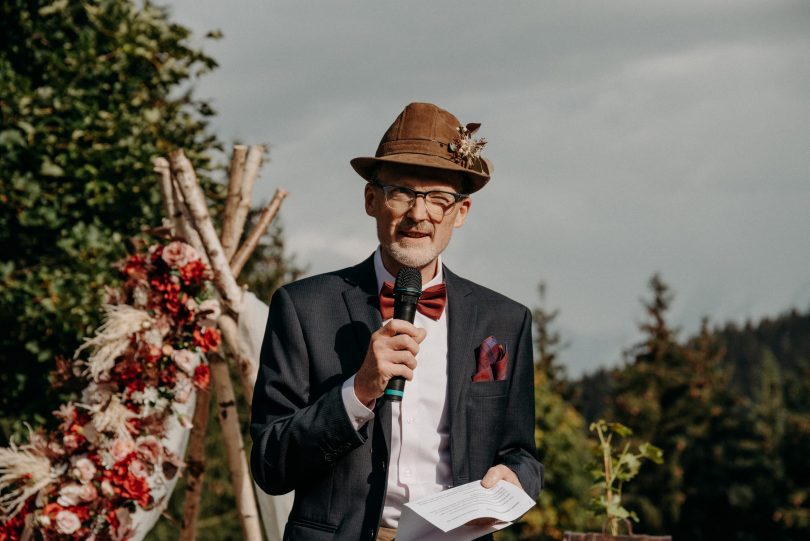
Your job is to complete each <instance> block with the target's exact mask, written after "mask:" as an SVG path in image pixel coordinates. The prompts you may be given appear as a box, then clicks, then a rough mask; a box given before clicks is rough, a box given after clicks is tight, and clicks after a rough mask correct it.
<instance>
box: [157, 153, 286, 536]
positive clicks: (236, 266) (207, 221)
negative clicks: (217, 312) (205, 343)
mask: <svg viewBox="0 0 810 541" xmlns="http://www.w3.org/2000/svg"><path fill="white" fill-rule="evenodd" d="M263 154H264V148H263V147H261V146H258V145H254V146H251V147H250V149H249V150H246V148H245V147H244V146H241V145H237V146H236V147H235V148H234V151H233V155H232V158H231V167H230V171H229V179H228V199H227V200H226V207H225V215H224V218H223V229H222V235H221V236H220V237H219V238H218V237H217V235H216V231H215V230H214V227H213V222H212V220H211V217H210V214H209V212H208V207H207V205H206V203H205V197H204V194H203V192H202V190H201V188H200V186H199V182H198V180H197V176H196V173H195V172H194V169H193V167H192V165H191V163H190V162H189V161H188V159H187V158H186V157H185V155H184V154H183V152H182V150H178V151H175V152H172V153H171V155H170V157H169V160H168V161H166V160H165V159H160V158H159V159H158V160H156V162H155V171H156V173H158V180H159V182H160V185H161V192H162V193H163V195H164V199H169V200H170V201H165V202H164V204H165V207H166V210H167V212H172V222H173V225H174V227H175V231H176V232H177V233H180V234H184V236H186V238H187V239H188V241H189V242H190V243H191V244H192V245H193V246H194V247H195V248H196V249H198V250H199V251H200V253H201V254H202V255H204V256H207V257H206V259H207V260H208V263H209V264H210V266H211V268H212V270H213V271H214V282H215V285H216V287H217V290H218V292H219V294H220V298H221V299H222V301H223V304H224V305H225V307H226V308H227V312H228V313H225V314H223V315H222V316H221V317H220V322H219V323H220V324H219V326H220V330H221V331H222V335H223V338H224V339H225V343H227V345H228V350H229V351H230V354H231V357H232V361H233V364H234V365H235V366H236V367H237V368H238V372H239V375H240V380H241V384H242V387H243V388H244V394H245V399H246V401H247V403H248V407H249V408H250V407H251V405H252V402H253V387H254V386H255V382H256V372H257V370H258V360H257V359H253V358H251V357H250V356H249V355H247V354H246V353H245V352H247V351H250V349H248V348H247V347H246V346H245V344H244V343H243V342H242V339H241V337H240V335H239V332H238V318H239V315H240V312H241V307H242V289H241V288H240V287H239V285H238V284H237V282H236V277H237V276H238V275H239V273H240V272H241V270H242V268H243V267H244V265H245V263H246V262H247V260H248V259H249V258H250V256H251V254H252V253H253V252H254V250H255V249H256V247H257V246H258V244H259V240H260V238H261V237H262V235H264V234H265V232H266V231H267V228H268V227H269V225H270V223H271V222H272V221H273V219H274V218H275V216H276V215H277V214H278V211H279V208H280V206H281V203H282V201H283V200H284V198H285V197H286V195H287V192H286V191H285V190H284V189H283V188H279V189H278V190H276V194H275V196H274V197H273V199H272V201H271V202H270V203H269V204H267V205H266V206H265V208H264V209H263V212H262V215H261V217H260V219H259V222H258V223H257V225H256V226H255V227H254V228H253V230H252V231H251V232H250V234H249V235H248V237H247V239H246V240H245V242H244V243H243V245H242V246H241V247H239V249H238V250H237V243H238V239H239V238H240V237H241V235H242V232H243V230H244V224H245V221H246V218H247V214H248V211H249V208H250V196H251V195H252V191H253V185H254V183H255V180H256V178H257V177H258V172H259V167H260V165H261V158H262V156H263ZM161 160H162V161H161ZM169 188H171V189H169ZM237 194H238V196H239V197H238V199H237V197H236V195H237ZM226 243H229V244H227V249H226ZM210 361H211V375H212V380H213V386H214V389H215V392H216V394H217V400H218V405H219V410H218V415H217V418H218V420H219V424H220V427H221V430H222V431H223V435H224V440H225V445H226V454H227V459H228V468H229V471H230V473H231V479H232V482H233V486H234V494H235V496H236V500H237V508H238V511H239V515H240V521H241V524H242V532H243V536H244V538H245V539H247V540H249V541H254V540H255V541H260V540H261V528H260V525H259V520H258V510H257V506H256V500H255V495H254V493H253V484H252V482H251V479H250V473H249V470H248V466H247V461H246V457H245V452H244V442H243V440H242V433H241V429H240V427H239V421H238V415H237V410H236V402H235V399H234V393H233V386H232V385H231V380H230V375H229V372H228V365H227V362H226V361H225V360H224V358H223V357H222V356H221V355H220V354H216V355H213V356H211V359H210ZM208 399H209V396H208V393H200V395H199V396H198V401H197V406H196V409H195V413H194V428H193V429H192V433H191V438H190V442H189V449H188V458H187V462H188V464H189V468H188V471H187V473H188V487H187V494H186V500H185V504H184V511H183V526H182V531H181V535H180V539H181V540H182V541H192V540H193V539H195V537H196V531H197V518H198V515H199V502H200V496H201V493H202V481H203V476H204V469H205V468H204V439H205V432H206V426H207V422H208V403H209V400H208Z"/></svg>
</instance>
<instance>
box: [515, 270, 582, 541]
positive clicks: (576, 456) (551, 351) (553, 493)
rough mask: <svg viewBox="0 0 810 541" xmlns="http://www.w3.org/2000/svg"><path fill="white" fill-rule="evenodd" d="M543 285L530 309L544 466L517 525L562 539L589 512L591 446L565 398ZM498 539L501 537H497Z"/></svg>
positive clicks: (524, 533) (533, 534) (527, 532)
mask: <svg viewBox="0 0 810 541" xmlns="http://www.w3.org/2000/svg"><path fill="white" fill-rule="evenodd" d="M545 291H546V290H545V285H544V284H542V283H541V284H540V287H539V293H540V304H539V306H538V307H537V308H535V310H534V311H533V319H534V325H535V346H536V348H537V356H536V357H535V380H534V381H535V415H536V421H535V423H536V424H535V440H536V443H537V449H538V455H539V457H540V461H541V462H542V463H543V465H544V467H545V487H544V488H543V490H542V492H541V493H540V497H539V498H538V500H537V506H536V507H535V508H533V509H532V510H531V511H529V513H527V515H526V516H525V517H524V519H523V521H522V523H521V524H520V530H519V536H520V538H521V539H562V535H563V532H564V531H565V530H583V529H585V528H587V526H588V525H589V523H590V521H591V513H590V512H589V511H588V501H589V492H590V486H591V478H590V475H589V473H588V464H589V463H590V460H591V456H592V451H591V447H590V445H589V443H588V441H587V434H586V427H585V421H584V419H583V418H582V416H581V415H580V414H579V413H578V412H577V411H576V409H574V407H573V406H572V405H571V404H570V403H568V402H567V401H566V400H565V398H564V396H563V394H562V389H564V388H566V387H567V382H566V380H565V370H564V368H563V367H562V366H561V365H560V364H559V362H558V356H559V352H560V349H561V348H562V347H563V343H562V341H561V338H560V334H559V333H558V332H557V331H556V330H554V329H553V328H552V325H553V323H554V320H555V319H556V318H557V315H558V314H559V310H557V309H553V310H552V309H549V308H548V307H547V306H546V297H545ZM502 539H503V538H502Z"/></svg>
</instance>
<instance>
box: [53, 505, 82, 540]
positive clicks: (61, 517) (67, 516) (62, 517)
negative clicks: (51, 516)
mask: <svg viewBox="0 0 810 541" xmlns="http://www.w3.org/2000/svg"><path fill="white" fill-rule="evenodd" d="M81 527H82V521H81V520H79V517H78V516H76V514H75V513H71V512H70V511H65V510H62V511H59V512H58V513H57V514H56V530H57V531H58V532H59V533H63V534H66V535H70V534H72V533H73V532H75V531H76V530H78V529H79V528H81Z"/></svg>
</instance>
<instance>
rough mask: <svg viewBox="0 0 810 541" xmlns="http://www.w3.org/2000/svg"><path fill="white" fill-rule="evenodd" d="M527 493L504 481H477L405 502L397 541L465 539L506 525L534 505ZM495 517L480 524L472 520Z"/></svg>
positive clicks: (455, 540) (453, 540) (460, 540)
mask: <svg viewBox="0 0 810 541" xmlns="http://www.w3.org/2000/svg"><path fill="white" fill-rule="evenodd" d="M534 504H535V502H534V500H532V499H531V498H530V497H529V495H528V494H526V493H525V492H523V491H522V490H521V489H519V488H518V487H516V486H515V485H513V484H511V483H507V482H506V481H499V482H498V484H497V485H495V486H494V487H492V488H489V489H487V488H484V487H482V486H481V481H473V482H472V483H467V484H466V485H461V486H458V487H454V488H451V489H449V490H445V491H443V492H439V493H437V494H434V495H432V496H429V497H427V498H425V499H423V500H419V501H417V502H410V503H407V504H405V507H403V509H402V516H401V517H400V519H399V526H398V528H397V541H466V540H469V539H475V538H476V537H480V536H482V535H485V534H488V533H491V532H494V531H496V530H500V529H502V528H505V527H507V526H509V524H511V523H512V521H514V520H517V519H518V518H520V517H521V516H522V515H523V514H524V513H525V512H526V511H528V510H529V509H531V508H532V507H533V506H534ZM485 518H490V519H496V520H497V521H496V522H495V523H489V524H486V525H482V526H473V525H469V524H467V523H468V522H470V521H471V520H474V519H485Z"/></svg>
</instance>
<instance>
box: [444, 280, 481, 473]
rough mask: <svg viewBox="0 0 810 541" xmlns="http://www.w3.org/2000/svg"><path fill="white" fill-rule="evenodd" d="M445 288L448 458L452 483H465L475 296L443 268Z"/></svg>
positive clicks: (475, 311) (475, 308) (475, 309)
mask: <svg viewBox="0 0 810 541" xmlns="http://www.w3.org/2000/svg"><path fill="white" fill-rule="evenodd" d="M444 274H445V276H446V278H445V284H446V286H447V310H448V312H447V317H448V335H447V382H448V384H447V386H448V406H449V408H450V411H449V412H448V415H449V420H450V456H451V465H452V469H453V480H454V482H455V483H460V482H467V481H469V479H467V471H466V468H465V467H464V466H465V458H464V455H465V453H466V449H467V436H468V435H467V430H466V426H467V419H466V408H465V404H466V396H467V390H468V389H469V385H470V381H471V378H472V375H473V372H474V362H473V348H474V344H473V340H474V335H475V332H474V330H475V325H476V322H477V319H478V306H477V304H476V302H475V296H474V295H473V294H472V290H471V289H470V288H469V286H468V285H467V284H465V283H464V282H463V281H462V280H461V279H460V278H459V277H458V276H456V275H455V274H453V273H452V272H450V270H449V269H448V268H447V267H444Z"/></svg>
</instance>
